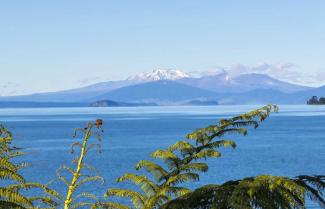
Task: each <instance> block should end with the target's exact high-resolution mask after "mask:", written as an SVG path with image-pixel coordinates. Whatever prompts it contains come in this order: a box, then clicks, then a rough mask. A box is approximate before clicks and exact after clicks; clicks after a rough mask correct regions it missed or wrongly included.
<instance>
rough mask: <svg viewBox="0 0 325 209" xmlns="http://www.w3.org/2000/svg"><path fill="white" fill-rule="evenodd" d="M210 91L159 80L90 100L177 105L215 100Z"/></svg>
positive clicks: (213, 94) (214, 95)
mask: <svg viewBox="0 0 325 209" xmlns="http://www.w3.org/2000/svg"><path fill="white" fill-rule="evenodd" d="M216 97H217V94H216V93H215V92H212V91H207V90H204V89H200V88H196V87H192V86H188V85H184V84H180V83H177V82H175V81H169V80H161V81H155V82H149V83H143V84H137V85H133V86H127V87H123V88H119V89H116V90H114V91H111V92H108V93H106V94H103V95H100V96H98V97H95V98H92V100H105V99H109V100H116V101H123V102H155V103H158V104H168V103H175V102H176V103H177V102H181V101H186V100H193V99H202V98H203V99H206V98H216Z"/></svg>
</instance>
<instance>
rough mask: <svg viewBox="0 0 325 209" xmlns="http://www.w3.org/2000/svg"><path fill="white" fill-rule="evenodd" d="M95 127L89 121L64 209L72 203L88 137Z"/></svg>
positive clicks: (67, 208)
mask: <svg viewBox="0 0 325 209" xmlns="http://www.w3.org/2000/svg"><path fill="white" fill-rule="evenodd" d="M92 127H93V124H92V123H89V124H88V126H87V132H86V134H85V136H84V138H83V143H82V147H81V153H80V157H79V160H78V166H77V168H76V171H75V172H74V174H73V178H72V180H71V183H70V185H69V189H68V193H67V197H66V199H65V201H64V209H69V207H70V205H71V203H72V195H73V192H74V190H75V189H76V183H77V181H78V179H79V177H80V171H81V169H82V167H83V160H84V158H85V155H86V148H87V142H88V139H89V137H90V134H91V129H92Z"/></svg>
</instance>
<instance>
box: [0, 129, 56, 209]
mask: <svg viewBox="0 0 325 209" xmlns="http://www.w3.org/2000/svg"><path fill="white" fill-rule="evenodd" d="M12 140H13V137H12V134H11V133H10V132H9V131H8V130H7V129H6V128H5V127H4V126H2V125H0V181H1V185H2V187H0V208H22V209H23V208H38V206H40V205H46V206H48V207H50V208H55V207H56V206H57V203H56V202H55V201H53V200H52V199H51V198H49V197H48V196H35V197H27V196H25V195H24V194H23V191H26V190H31V189H40V190H42V191H43V192H44V193H45V194H52V195H53V196H55V195H58V194H57V193H56V192H55V191H53V190H51V189H50V188H48V187H47V186H46V185H43V184H40V183H29V182H27V181H26V180H25V178H24V177H23V176H22V175H21V174H20V170H21V169H22V168H24V167H26V166H28V165H27V164H26V163H20V164H18V163H14V162H13V159H15V158H17V157H19V156H22V155H23V152H20V151H18V150H19V149H18V148H15V147H12V146H11V143H12Z"/></svg>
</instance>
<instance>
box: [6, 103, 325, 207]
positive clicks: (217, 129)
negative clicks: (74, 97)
mask: <svg viewBox="0 0 325 209" xmlns="http://www.w3.org/2000/svg"><path fill="white" fill-rule="evenodd" d="M277 111H278V107H277V106H274V105H267V106H265V107H262V108H260V109H257V110H254V111H251V112H248V113H246V114H243V115H239V116H236V117H232V118H229V119H221V120H220V121H219V122H218V123H217V124H215V125H210V126H208V127H205V128H201V129H198V130H196V131H194V132H193V133H190V134H188V135H187V136H186V138H187V140H183V141H178V142H176V143H175V144H173V145H171V146H169V147H168V148H166V149H162V150H157V151H155V152H153V153H152V154H151V158H152V160H141V161H139V162H138V163H137V164H136V166H135V169H136V170H137V171H139V170H144V171H146V172H147V173H148V174H150V175H148V176H147V175H144V174H143V173H144V172H142V171H141V173H140V174H133V173H126V174H124V175H123V176H121V177H120V178H118V179H117V182H127V183H132V184H134V185H136V186H137V187H138V189H137V190H132V189H119V188H111V189H109V190H108V191H107V192H106V193H105V195H104V197H105V198H106V200H105V201H100V200H99V198H97V197H96V196H95V195H94V194H92V193H88V192H85V191H82V190H83V188H82V186H85V185H86V184H89V183H93V182H95V181H96V182H97V181H100V182H102V181H103V179H102V177H101V176H100V175H98V174H97V171H96V169H95V168H93V167H91V166H90V165H88V164H86V163H85V159H86V156H87V154H88V152H89V151H90V150H91V149H93V148H97V150H98V151H99V152H100V145H99V144H89V140H90V139H91V138H97V139H98V140H99V141H100V140H101V133H102V129H101V125H102V120H100V119H98V120H96V122H90V123H88V124H87V127H85V128H79V129H76V133H77V132H81V133H82V134H83V139H82V140H80V142H79V141H77V142H75V143H73V144H72V145H71V152H72V153H75V148H76V147H78V148H80V152H79V153H78V156H77V157H76V158H75V160H74V161H73V166H72V167H69V166H61V167H60V168H59V169H58V170H57V172H56V174H57V179H58V180H59V181H60V182H62V183H63V184H65V185H66V188H67V191H66V194H65V195H64V196H62V195H60V194H59V193H58V192H56V191H54V190H52V189H50V188H49V187H48V186H47V185H43V184H40V183H29V182H26V180H25V179H24V177H23V176H21V174H20V172H19V171H20V169H22V168H24V167H26V166H27V164H26V163H21V164H15V163H13V161H12V159H13V158H16V157H19V156H21V155H23V153H22V152H20V151H19V150H18V149H17V148H15V147H13V148H12V147H11V146H10V143H11V141H12V135H11V133H10V132H9V131H7V130H6V129H5V128H4V127H3V126H0V181H2V182H4V183H6V185H7V186H4V187H0V208H22V209H27V208H28V209H29V208H44V207H47V208H62V207H64V208H65V209H76V208H91V209H97V208H103V209H131V208H132V209H133V208H137V209H158V208H161V209H276V208H278V209H304V208H305V199H306V197H308V198H310V199H311V200H312V201H314V202H318V203H319V205H320V207H322V208H325V200H324V193H323V192H324V191H325V176H298V177H296V178H288V177H278V176H269V175H263V176H257V177H250V178H244V179H241V180H237V181H229V182H226V183H224V184H221V185H205V186H203V187H201V188H198V189H196V190H194V191H191V190H190V189H188V188H186V187H184V185H186V184H184V183H189V182H192V181H198V180H199V178H200V174H201V173H204V172H207V171H208V168H209V167H208V165H207V163H206V162H205V160H206V159H208V158H219V157H221V152H220V148H233V149H234V148H236V143H235V142H234V141H232V140H226V139H224V138H223V137H226V136H228V135H230V134H239V135H242V136H245V135H247V133H248V128H250V127H251V128H257V127H258V126H259V125H260V123H261V122H263V121H264V120H265V119H266V118H267V117H268V116H269V115H270V114H271V113H272V112H277ZM94 128H96V130H95V131H94ZM159 162H162V163H159ZM1 185H3V184H1ZM32 189H41V190H42V191H43V193H44V194H45V195H44V196H41V197H39V196H35V197H26V196H24V195H23V192H22V191H23V190H32ZM113 197H117V198H127V199H128V200H129V201H130V205H123V204H121V203H119V202H112V201H111V199H112V198H113Z"/></svg>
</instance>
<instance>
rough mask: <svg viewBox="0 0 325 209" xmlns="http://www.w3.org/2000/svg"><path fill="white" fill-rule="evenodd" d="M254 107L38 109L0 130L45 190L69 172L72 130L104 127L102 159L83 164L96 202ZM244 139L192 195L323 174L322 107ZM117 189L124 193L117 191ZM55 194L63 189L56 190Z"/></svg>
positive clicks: (14, 116) (284, 116) (4, 115)
mask: <svg viewBox="0 0 325 209" xmlns="http://www.w3.org/2000/svg"><path fill="white" fill-rule="evenodd" d="M256 107H258V106H217V107H133V108H129V107H128V108H122V107H121V108H42V109H0V122H1V123H3V124H4V125H5V126H6V127H7V128H9V129H10V130H11V131H12V132H13V133H14V137H15V142H14V144H15V145H16V146H17V147H23V148H25V152H26V153H27V155H26V156H24V157H23V159H24V161H26V162H30V163H31V164H32V167H31V168H33V170H32V169H31V168H27V169H25V170H24V173H25V175H26V176H27V179H28V180H30V181H39V182H43V183H46V182H48V181H50V180H51V179H53V178H54V177H55V171H56V169H57V168H59V167H60V165H63V164H65V165H69V166H70V165H71V162H72V159H73V158H74V156H73V155H72V154H70V152H69V150H70V144H71V143H73V142H75V141H78V139H74V138H72V135H73V132H74V131H73V130H74V128H76V127H84V126H85V125H86V123H87V121H90V120H94V119H96V118H101V119H103V120H104V123H105V124H104V127H103V128H104V130H105V135H104V138H103V141H102V142H101V145H102V149H103V152H102V154H96V153H92V154H91V155H90V156H89V158H88V160H87V161H88V163H89V164H91V165H93V166H95V167H96V168H97V169H98V171H99V172H100V174H101V175H102V176H103V177H104V178H105V180H106V181H105V183H104V184H103V185H98V186H94V185H93V186H92V187H90V188H88V189H90V190H94V191H95V193H98V194H99V195H101V194H103V193H104V191H106V189H107V188H108V187H112V186H113V187H116V186H119V185H120V184H119V185H117V184H116V183H115V182H114V180H115V179H116V178H117V177H119V176H120V175H122V174H123V173H125V172H132V171H133V167H134V165H135V164H136V163H137V162H138V161H139V160H141V159H148V158H149V154H150V153H151V152H152V151H154V150H156V149H159V148H166V147H167V146H169V145H171V144H173V143H174V142H175V141H176V140H181V139H184V135H185V134H187V133H189V132H191V131H193V130H195V129H196V128H199V127H204V126H206V125H209V124H215V123H217V122H218V119H220V118H224V117H229V116H232V115H234V114H239V113H244V112H246V111H249V110H252V109H254V108H256ZM280 108H281V111H280V113H277V114H273V115H272V116H271V117H270V118H269V119H268V120H267V121H266V122H264V123H263V124H262V125H261V126H260V127H259V128H258V129H257V130H250V132H249V134H248V136H246V137H239V136H227V139H234V140H236V142H237V144H238V147H237V148H236V150H230V149H227V150H222V154H223V155H222V157H221V158H219V159H216V160H209V166H210V168H209V172H208V173H205V174H202V176H201V181H200V182H195V183H193V184H191V185H192V186H193V187H196V186H200V185H202V184H207V183H221V182H224V181H227V180H231V179H237V178H242V177H247V176H255V175H260V174H272V175H286V176H296V175H300V174H325V106H281V107H280ZM120 186H122V185H120ZM56 187H57V189H58V190H63V189H64V187H62V186H60V185H56Z"/></svg>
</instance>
